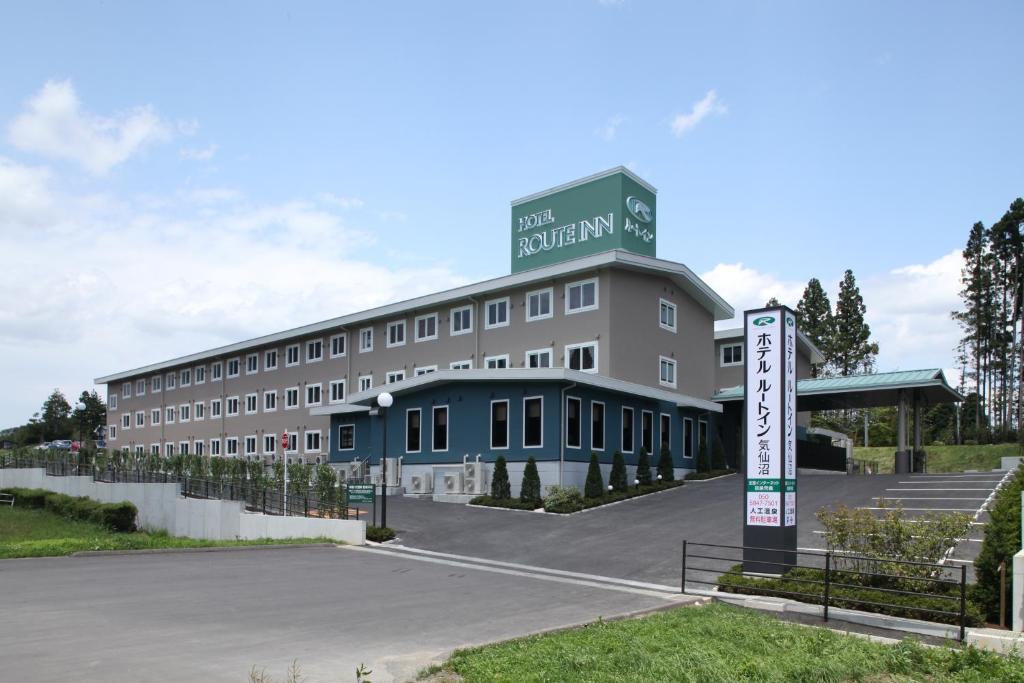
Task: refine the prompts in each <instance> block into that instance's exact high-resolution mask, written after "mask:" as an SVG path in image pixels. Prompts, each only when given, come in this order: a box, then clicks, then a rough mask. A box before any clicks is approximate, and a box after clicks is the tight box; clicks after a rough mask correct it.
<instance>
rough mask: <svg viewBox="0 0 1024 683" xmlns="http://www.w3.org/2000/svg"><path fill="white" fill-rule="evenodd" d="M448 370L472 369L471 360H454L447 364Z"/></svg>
mask: <svg viewBox="0 0 1024 683" xmlns="http://www.w3.org/2000/svg"><path fill="white" fill-rule="evenodd" d="M448 369H450V370H472V369H473V361H471V360H456V361H452V362H451V363H449V364H448Z"/></svg>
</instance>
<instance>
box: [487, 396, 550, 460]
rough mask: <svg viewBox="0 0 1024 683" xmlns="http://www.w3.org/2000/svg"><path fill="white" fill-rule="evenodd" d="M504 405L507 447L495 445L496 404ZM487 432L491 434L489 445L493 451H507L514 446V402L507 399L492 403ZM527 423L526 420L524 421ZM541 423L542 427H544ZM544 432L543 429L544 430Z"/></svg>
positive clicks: (488, 414)
mask: <svg viewBox="0 0 1024 683" xmlns="http://www.w3.org/2000/svg"><path fill="white" fill-rule="evenodd" d="M495 403H504V404H505V445H504V446H495V445H494V404H495ZM487 421H488V425H487V431H488V433H489V434H490V441H488V444H489V445H490V448H491V450H492V451H507V450H508V449H509V447H510V446H511V445H512V402H511V401H510V400H509V399H507V398H496V399H493V400H492V401H491V410H490V412H489V413H487ZM524 423H525V420H524ZM543 424H544V423H543V421H541V425H543ZM541 431H543V428H542V430H541Z"/></svg>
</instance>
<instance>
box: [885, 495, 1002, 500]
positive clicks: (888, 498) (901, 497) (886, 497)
mask: <svg viewBox="0 0 1024 683" xmlns="http://www.w3.org/2000/svg"><path fill="white" fill-rule="evenodd" d="M872 500H988V497H987V496H982V497H979V498H969V497H965V498H961V497H959V496H872Z"/></svg>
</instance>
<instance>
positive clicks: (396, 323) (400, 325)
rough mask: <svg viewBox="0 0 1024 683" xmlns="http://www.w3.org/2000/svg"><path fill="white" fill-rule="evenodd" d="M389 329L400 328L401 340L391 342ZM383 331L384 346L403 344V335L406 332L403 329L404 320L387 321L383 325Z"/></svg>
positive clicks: (393, 346) (392, 346) (391, 346)
mask: <svg viewBox="0 0 1024 683" xmlns="http://www.w3.org/2000/svg"><path fill="white" fill-rule="evenodd" d="M391 330H401V331H402V341H396V342H394V343H392V341H391ZM384 331H385V335H384V346H385V347H386V348H389V349H393V348H395V347H396V346H405V336H406V334H405V333H406V332H408V330H406V329H405V321H404V320H392V321H391V322H389V323H388V324H387V325H386V326H385V328H384Z"/></svg>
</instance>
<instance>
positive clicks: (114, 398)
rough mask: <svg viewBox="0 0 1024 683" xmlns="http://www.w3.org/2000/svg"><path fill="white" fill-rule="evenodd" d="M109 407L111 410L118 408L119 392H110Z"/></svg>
mask: <svg viewBox="0 0 1024 683" xmlns="http://www.w3.org/2000/svg"><path fill="white" fill-rule="evenodd" d="M107 408H108V409H109V410H117V392H116V391H112V392H110V396H108V397H107Z"/></svg>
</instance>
